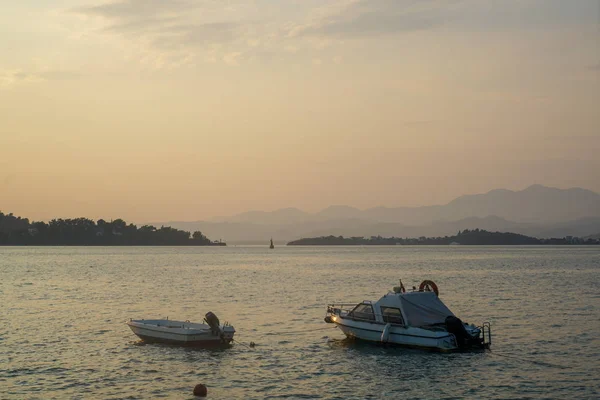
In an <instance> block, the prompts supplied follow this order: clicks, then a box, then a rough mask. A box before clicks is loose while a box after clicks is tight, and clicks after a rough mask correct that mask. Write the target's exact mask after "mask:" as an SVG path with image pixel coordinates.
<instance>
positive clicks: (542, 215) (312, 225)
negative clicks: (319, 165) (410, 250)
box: [153, 185, 600, 243]
mask: <svg viewBox="0 0 600 400" xmlns="http://www.w3.org/2000/svg"><path fill="white" fill-rule="evenodd" d="M162 224H164V225H168V226H173V227H175V228H178V229H184V230H191V231H193V230H201V231H202V232H204V233H205V234H206V235H208V236H209V237H211V238H222V239H223V240H227V241H228V242H230V243H235V242H256V243H262V242H264V241H265V240H268V238H270V237H273V238H274V239H276V240H277V241H279V242H282V241H290V240H295V239H298V238H301V237H315V236H321V235H325V236H328V235H336V236H339V235H342V236H371V235H374V236H376V235H381V236H387V237H389V236H396V237H418V236H428V237H432V236H445V235H453V234H455V233H456V232H457V231H458V230H463V229H475V228H479V229H485V230H489V231H503V232H514V233H521V234H524V235H528V236H535V237H543V238H546V237H563V236H566V235H572V236H587V235H592V234H596V233H598V232H600V195H599V194H597V193H595V192H592V191H590V190H586V189H581V188H572V189H556V188H550V187H545V186H542V185H532V186H530V187H528V188H527V189H525V190H521V191H511V190H506V189H497V190H492V191H490V192H488V193H485V194H476V195H465V196H461V197H458V198H456V199H454V200H452V201H451V202H449V203H448V204H445V205H438V206H425V207H396V208H389V207H375V208H370V209H366V210H359V209H357V208H354V207H350V206H344V205H335V206H330V207H327V208H325V209H324V210H321V211H319V212H317V213H307V212H304V211H302V210H299V209H297V208H284V209H280V210H276V211H271V212H266V211H249V212H245V213H241V214H237V215H234V216H231V217H219V218H213V219H211V220H210V221H196V222H180V221H169V222H164V223H153V225H157V226H160V225H162Z"/></svg>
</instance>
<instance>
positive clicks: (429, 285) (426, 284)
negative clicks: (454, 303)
mask: <svg viewBox="0 0 600 400" xmlns="http://www.w3.org/2000/svg"><path fill="white" fill-rule="evenodd" d="M431 291H433V293H435V295H436V296H439V295H440V291H439V290H438V287H437V285H436V284H435V282H434V281H430V280H429V279H426V280H424V281H423V282H421V285H420V286H419V292H431Z"/></svg>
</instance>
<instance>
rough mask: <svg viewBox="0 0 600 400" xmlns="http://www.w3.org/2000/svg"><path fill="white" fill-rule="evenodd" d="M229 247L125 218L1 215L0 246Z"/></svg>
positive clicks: (201, 237)
mask: <svg viewBox="0 0 600 400" xmlns="http://www.w3.org/2000/svg"><path fill="white" fill-rule="evenodd" d="M2 245H3V246H226V244H225V243H224V242H220V241H218V242H217V241H211V240H210V239H208V238H207V237H206V236H204V235H203V234H202V232H200V231H195V232H194V233H192V234H190V232H187V231H183V230H179V229H175V228H171V227H169V226H161V227H160V228H156V227H154V226H152V225H144V226H142V227H140V228H138V227H137V226H136V225H134V224H127V222H125V221H124V220H122V219H116V220H114V221H110V222H108V221H105V220H103V219H99V220H98V221H93V220H91V219H88V218H73V219H62V218H61V219H53V220H51V221H50V222H48V223H46V222H29V220H28V219H27V218H21V217H16V216H14V215H13V214H12V213H11V214H4V213H2V212H0V246H2Z"/></svg>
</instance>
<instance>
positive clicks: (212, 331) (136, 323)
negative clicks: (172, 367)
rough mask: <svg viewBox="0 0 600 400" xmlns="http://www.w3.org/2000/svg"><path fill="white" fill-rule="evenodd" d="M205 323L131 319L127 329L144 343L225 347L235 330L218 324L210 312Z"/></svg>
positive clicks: (229, 326)
mask: <svg viewBox="0 0 600 400" xmlns="http://www.w3.org/2000/svg"><path fill="white" fill-rule="evenodd" d="M204 322H205V323H195V322H190V321H174V320H170V319H137V320H136V319H131V320H129V321H128V322H127V325H129V328H131V330H132V331H133V333H135V334H136V335H137V336H139V337H140V339H142V340H143V341H145V342H160V343H172V344H179V345H186V346H219V345H227V344H229V343H231V341H232V340H233V335H234V333H235V329H234V328H233V326H231V325H230V324H229V323H227V322H225V323H224V324H222V325H221V324H220V322H219V319H218V318H217V316H216V315H215V314H213V313H212V312H208V313H206V316H205V318H204Z"/></svg>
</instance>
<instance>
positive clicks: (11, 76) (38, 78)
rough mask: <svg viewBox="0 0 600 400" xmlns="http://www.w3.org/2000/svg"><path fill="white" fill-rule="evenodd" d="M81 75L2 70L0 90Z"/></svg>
mask: <svg viewBox="0 0 600 400" xmlns="http://www.w3.org/2000/svg"><path fill="white" fill-rule="evenodd" d="M79 76H80V74H79V73H78V72H74V71H64V70H40V71H33V72H31V71H24V70H22V69H6V70H0V88H2V87H4V88H6V87H9V86H13V85H17V84H22V83H32V82H42V81H54V80H65V79H75V78H77V77H79Z"/></svg>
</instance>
